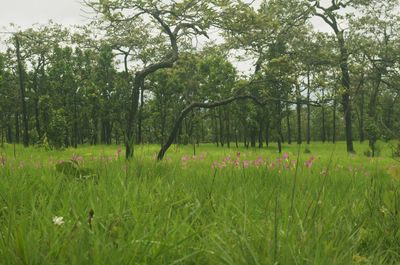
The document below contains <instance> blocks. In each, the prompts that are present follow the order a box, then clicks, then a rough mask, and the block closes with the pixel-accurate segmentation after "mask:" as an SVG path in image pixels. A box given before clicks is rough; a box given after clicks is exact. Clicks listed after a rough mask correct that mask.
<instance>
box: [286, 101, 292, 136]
mask: <svg viewBox="0 0 400 265" xmlns="http://www.w3.org/2000/svg"><path fill="white" fill-rule="evenodd" d="M286 122H287V137H288V139H287V141H288V144H291V143H292V136H291V132H290V108H289V104H287V105H286Z"/></svg>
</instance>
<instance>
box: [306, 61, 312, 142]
mask: <svg viewBox="0 0 400 265" xmlns="http://www.w3.org/2000/svg"><path fill="white" fill-rule="evenodd" d="M310 123H311V106H310V67H309V66H307V144H310V141H311V131H310V126H311V125H310Z"/></svg>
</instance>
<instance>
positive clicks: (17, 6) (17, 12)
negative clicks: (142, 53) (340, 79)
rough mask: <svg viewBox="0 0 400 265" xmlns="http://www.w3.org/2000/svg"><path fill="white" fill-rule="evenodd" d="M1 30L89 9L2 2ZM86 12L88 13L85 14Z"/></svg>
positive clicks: (78, 4) (68, 3)
mask: <svg viewBox="0 0 400 265" xmlns="http://www.w3.org/2000/svg"><path fill="white" fill-rule="evenodd" d="M1 2H2V3H1V9H0V29H4V27H7V28H8V27H9V24H10V23H11V22H13V23H15V24H16V25H18V26H21V27H22V29H26V28H28V27H31V26H32V25H33V24H34V23H47V22H48V20H49V19H52V20H53V21H54V22H57V23H60V24H63V25H64V26H68V25H75V24H85V23H86V22H88V18H87V17H88V16H89V15H88V14H87V11H88V8H87V7H84V5H83V3H82V0H1ZM85 11H86V12H85ZM313 24H314V25H315V26H316V27H317V28H321V29H324V28H326V26H327V25H326V24H325V23H324V22H323V21H322V20H319V19H316V20H314V21H313Z"/></svg>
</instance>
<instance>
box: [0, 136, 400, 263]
mask: <svg viewBox="0 0 400 265" xmlns="http://www.w3.org/2000/svg"><path fill="white" fill-rule="evenodd" d="M392 144H394V143H384V142H380V143H379V146H380V154H379V156H377V157H374V158H370V157H367V156H365V155H364V154H363V152H364V151H365V150H367V149H368V145H367V143H363V144H360V143H356V142H355V149H356V150H357V151H359V153H356V154H347V153H346V152H345V150H346V149H345V143H344V142H339V143H337V144H335V145H334V144H332V143H325V144H321V143H312V144H311V145H310V146H306V145H302V146H300V147H299V146H298V145H296V144H292V145H284V146H283V152H282V154H279V153H278V152H277V150H276V148H275V146H272V145H271V147H269V148H268V149H267V148H263V149H258V148H254V149H252V148H249V149H246V148H230V149H229V148H221V147H219V148H217V147H215V146H214V145H211V144H201V145H200V146H198V147H196V155H194V154H193V147H192V146H173V147H172V148H171V149H170V150H169V151H168V153H167V154H166V157H165V159H164V160H163V161H160V162H157V161H155V156H156V154H157V152H158V150H159V146H156V145H142V146H136V147H135V157H134V158H133V159H132V160H130V161H129V162H127V161H126V160H125V158H124V147H123V146H82V147H79V148H78V149H67V150H64V151H46V150H44V149H38V148H35V147H30V148H27V149H25V148H23V147H22V146H20V145H17V146H16V147H15V151H14V146H13V145H6V146H5V147H3V148H1V149H0V153H1V157H0V264H400V234H399V226H400V215H399V210H400V195H399V191H398V189H399V187H400V182H399V181H400V172H399V169H400V163H399V159H398V158H396V157H394V158H393V157H392V150H391V145H392ZM66 161H69V162H70V161H73V162H72V163H71V165H73V166H74V168H76V169H79V170H80V169H88V170H86V171H85V170H82V171H79V172H84V173H82V174H78V175H72V174H69V173H68V172H64V171H61V170H57V165H58V164H60V163H61V164H62V163H65V162H66Z"/></svg>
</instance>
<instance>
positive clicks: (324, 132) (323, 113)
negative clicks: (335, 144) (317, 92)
mask: <svg viewBox="0 0 400 265" xmlns="http://www.w3.org/2000/svg"><path fill="white" fill-rule="evenodd" d="M324 96H325V95H324V89H322V99H324ZM321 112H322V137H321V140H322V142H323V143H325V141H326V138H325V137H326V127H325V106H324V103H322V106H321Z"/></svg>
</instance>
